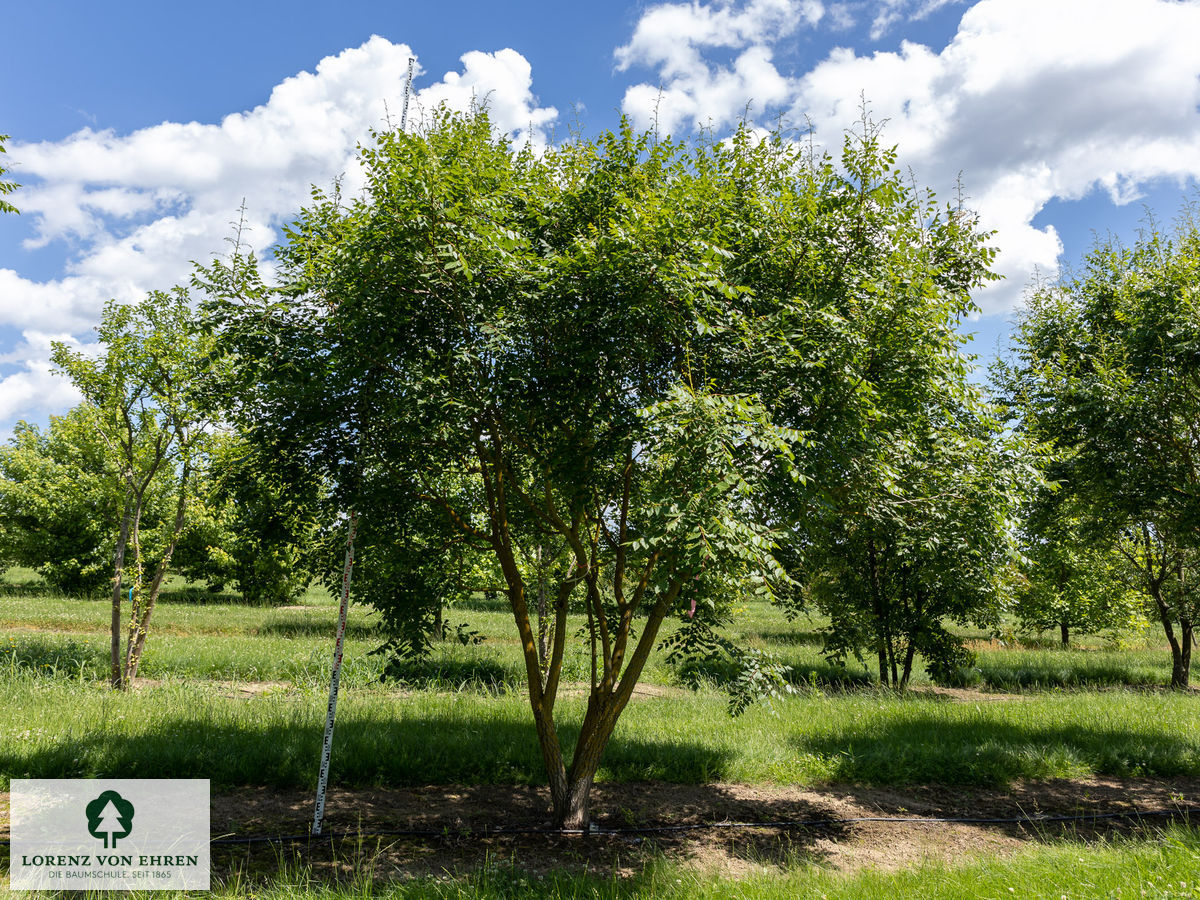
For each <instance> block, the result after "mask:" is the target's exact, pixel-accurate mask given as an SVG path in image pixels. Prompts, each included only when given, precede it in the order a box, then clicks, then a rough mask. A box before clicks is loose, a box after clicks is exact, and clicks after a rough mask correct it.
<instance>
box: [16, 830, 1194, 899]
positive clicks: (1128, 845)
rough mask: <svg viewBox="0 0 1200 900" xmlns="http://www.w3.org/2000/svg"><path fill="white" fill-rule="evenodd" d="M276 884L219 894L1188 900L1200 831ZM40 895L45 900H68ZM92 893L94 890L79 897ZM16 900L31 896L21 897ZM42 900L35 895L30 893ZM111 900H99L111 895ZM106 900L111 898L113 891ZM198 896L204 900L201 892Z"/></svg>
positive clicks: (292, 868) (243, 884)
mask: <svg viewBox="0 0 1200 900" xmlns="http://www.w3.org/2000/svg"><path fill="white" fill-rule="evenodd" d="M281 869H282V871H281V872H280V874H279V875H277V876H275V877H272V878H267V879H263V878H250V877H244V876H238V875H234V876H233V877H232V878H230V879H229V880H228V881H227V882H225V883H218V884H214V885H213V888H214V889H213V891H212V893H211V895H209V894H204V895H203V896H214V897H219V898H225V897H228V898H242V897H245V898H255V900H293V898H299V897H305V898H316V900H354V898H375V897H379V898H394V900H524V898H540V897H559V898H581V900H582V898H589V900H637V898H644V897H656V898H698V900H735V898H737V900H741V898H750V897H753V898H762V900H774V898H779V900H793V898H795V900H810V898H811V900H817V898H822V900H891V898H921V900H924V898H930V897H941V898H949V900H954V898H964V900H965V898H971V900H979V898H1009V897H1022V898H1025V897H1052V898H1070V900H1077V898H1095V897H1130V898H1134V897H1136V898H1141V897H1150V898H1181V897H1189V898H1195V897H1200V883H1198V882H1197V880H1196V879H1197V877H1198V873H1200V832H1198V831H1197V830H1195V829H1188V828H1180V827H1176V828H1171V829H1168V830H1166V831H1164V832H1160V833H1157V834H1155V835H1152V836H1151V837H1150V838H1149V839H1134V838H1118V839H1115V840H1111V841H1100V842H1096V843H1090V844H1089V843H1084V842H1081V841H1078V840H1062V841H1054V842H1051V843H1049V844H1048V845H1042V846H1035V847H1032V848H1030V849H1026V850H1023V851H1021V852H1018V853H1016V854H1013V855H1011V856H1006V857H1003V856H986V857H982V858H978V859H975V860H972V861H970V862H967V863H964V864H959V865H945V864H933V863H926V864H923V865H920V866H917V867H915V868H912V869H906V870H903V871H900V872H880V871H874V870H870V869H867V870H862V871H859V872H857V873H855V874H850V875H845V874H841V873H839V872H835V871H831V870H829V869H826V868H822V867H820V866H818V865H815V864H813V863H811V862H807V861H805V860H803V859H798V860H795V861H794V862H793V863H792V864H791V865H788V866H787V867H786V868H784V869H783V870H782V871H779V870H776V871H771V872H767V873H764V874H758V875H751V876H749V877H746V878H744V879H740V880H731V879H728V878H725V877H722V876H721V875H720V874H718V873H712V872H703V871H696V870H694V869H689V868H684V867H681V866H679V865H677V864H674V863H671V862H669V861H667V860H662V859H659V860H658V861H656V862H652V863H651V864H650V865H648V866H647V867H646V868H645V869H643V870H642V871H640V872H639V873H638V874H636V875H633V876H631V877H625V878H620V877H617V876H616V875H611V876H607V877H606V876H597V875H591V874H586V875H585V874H565V873H549V874H545V875H535V874H531V873H529V872H527V871H525V870H524V869H522V868H521V867H520V865H519V864H518V863H517V862H516V861H514V860H495V861H493V862H491V863H490V864H488V865H485V866H483V867H482V868H481V869H479V870H478V871H476V872H472V873H469V874H465V875H462V876H458V877H455V876H454V875H450V874H447V875H445V876H442V877H439V878H421V879H414V880H408V881H393V882H390V883H384V882H376V881H374V880H373V879H372V877H371V873H370V871H369V870H368V869H360V870H359V871H357V872H355V871H351V872H349V873H348V874H347V875H346V876H344V878H343V880H341V881H340V882H328V881H324V880H321V879H320V878H317V877H314V876H313V873H312V872H311V870H309V869H307V868H305V867H304V866H302V865H294V864H287V863H285V864H284V865H283V866H282V867H281ZM60 895H61V894H47V893H42V892H39V896H60ZM73 895H74V896H77V897H90V896H91V892H88V893H87V894H85V893H83V892H74V893H73ZM16 896H21V895H20V894H16ZM29 896H32V895H29ZM100 896H102V895H100V894H99V893H97V894H96V897H97V898H99V897H100ZM104 896H106V895H104ZM127 896H129V897H142V896H145V897H147V898H150V897H153V898H155V900H170V898H182V897H185V896H188V894H185V893H183V892H165V891H155V892H153V894H150V893H149V892H132V893H130V894H128V895H127ZM191 896H202V895H201V894H200V892H195V893H193V894H192V895H191Z"/></svg>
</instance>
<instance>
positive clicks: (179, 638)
mask: <svg viewBox="0 0 1200 900" xmlns="http://www.w3.org/2000/svg"><path fill="white" fill-rule="evenodd" d="M11 574H12V573H11V572H10V573H9V577H11ZM37 586H38V585H37V584H36V583H26V584H22V585H13V584H11V583H9V584H4V585H0V633H2V632H7V635H6V639H5V640H0V672H2V670H3V669H5V668H11V667H12V666H15V667H16V668H19V669H33V670H37V671H39V672H43V673H44V672H45V670H47V669H48V670H50V671H51V672H58V671H62V672H64V673H67V674H69V675H70V676H71V677H74V678H85V679H104V678H105V677H106V676H107V670H108V661H107V653H108V634H107V627H108V625H107V623H108V617H109V612H110V607H109V605H108V601H105V600H79V599H70V598H63V597H59V596H55V595H52V594H32V595H29V596H24V595H17V594H8V595H5V593H4V592H5V591H6V590H8V591H12V590H15V589H16V588H17V587H23V588H24V589H26V590H32V589H33V588H34V587H37ZM233 599H234V598H231V597H229V596H228V595H211V594H208V593H206V592H204V591H202V590H197V589H195V588H188V587H187V586H185V585H182V584H181V585H177V586H176V587H175V589H174V590H173V591H172V592H169V593H167V594H166V595H165V597H164V600H163V601H162V602H160V603H159V606H158V608H157V610H156V612H155V618H154V623H153V625H152V633H151V637H150V640H149V642H148V643H147V650H146V657H145V659H144V662H143V666H142V670H141V674H142V675H143V676H144V677H146V678H164V677H171V678H198V679H203V678H209V679H219V680H232V679H242V680H247V681H300V682H308V681H320V680H323V679H324V680H327V679H328V677H329V672H328V661H329V659H330V657H331V648H332V641H333V634H334V629H335V624H336V619H337V605H336V603H335V601H334V600H333V598H331V597H329V595H328V594H327V593H325V592H324V591H322V590H321V589H319V588H311V589H310V590H309V591H308V593H307V594H306V596H305V597H304V598H303V603H302V605H300V606H298V607H289V608H282V609H280V608H270V607H253V606H246V605H244V604H239V603H236V602H232V601H233ZM447 621H448V623H449V624H450V626H451V628H450V634H451V639H450V640H448V641H447V642H445V643H442V644H438V645H436V646H435V650H434V653H433V656H432V658H431V659H430V660H428V661H423V662H421V663H417V664H413V665H409V666H407V667H405V668H404V670H403V671H401V672H400V673H399V674H400V676H401V677H400V679H399V680H400V683H402V684H405V685H407V686H409V687H413V688H421V687H425V686H430V685H431V686H434V687H436V688H439V689H445V688H454V687H471V686H481V687H486V688H488V689H493V688H494V687H495V686H496V685H497V684H503V685H506V686H508V687H509V688H512V689H519V687H520V685H521V683H522V681H523V679H524V665H523V663H522V661H521V659H520V653H519V649H518V647H517V640H516V635H515V631H514V628H513V623H512V616H511V613H509V612H508V611H507V609H506V608H505V607H504V604H503V601H502V600H495V599H494V600H487V599H483V598H482V597H481V598H478V599H476V600H474V601H471V602H469V603H466V604H463V605H462V606H460V607H456V608H452V609H450V610H448V611H447ZM377 624H378V618H377V616H376V615H375V614H374V613H373V611H372V610H370V609H369V608H366V607H363V606H359V605H356V604H352V605H351V607H350V617H349V625H348V630H347V637H348V644H347V648H346V660H347V678H348V682H349V683H354V684H361V685H366V684H368V683H370V682H372V681H375V680H377V679H378V677H379V675H380V674H381V673H382V672H383V669H384V664H385V661H384V660H383V659H382V658H380V657H378V656H374V657H372V656H369V654H370V651H371V650H373V649H375V648H376V647H378V646H379V645H380V644H381V643H382V642H383V640H384V635H383V634H382V633H381V632H380V631H379V630H378V627H377ZM459 624H462V625H464V626H465V631H464V633H465V634H472V633H473V634H475V635H477V636H478V637H479V638H482V639H483V643H482V644H481V645H470V646H464V645H462V644H459V643H456V642H455V641H454V639H453V634H454V633H455V631H456V629H455V628H454V627H453V626H457V625H459ZM584 624H585V620H584V619H583V617H581V616H580V617H572V619H571V620H570V622H569V624H568V628H569V629H570V631H571V632H572V634H574V633H575V632H577V631H578V630H579V629H580V628H582V627H583V626H584ZM822 624H823V623H822V621H821V620H818V619H816V618H813V619H809V618H804V619H802V620H800V621H797V622H790V623H789V622H786V621H785V620H784V618H783V615H782V614H781V613H780V611H779V610H778V609H777V608H776V607H774V606H772V605H770V604H768V603H764V602H754V603H750V604H748V605H747V607H746V609H745V610H744V611H743V613H742V615H741V618H740V619H738V620H737V621H735V622H734V624H733V625H732V626H731V627H730V628H729V629H727V631H728V634H729V636H730V637H731V639H732V640H733V641H734V642H735V643H737V644H740V645H743V646H746V647H755V648H760V649H766V650H769V651H770V652H772V653H774V654H775V655H776V656H777V657H778V658H779V660H780V661H781V662H783V663H786V664H787V665H789V666H791V667H792V671H791V674H790V679H791V680H792V681H793V683H795V684H804V685H822V686H827V685H837V686H841V687H846V686H864V685H871V684H873V683H875V682H876V680H877V679H876V675H875V673H874V672H873V671H872V670H871V669H870V667H869V666H867V665H866V664H863V663H859V662H857V661H851V662H850V664H848V665H846V666H844V667H843V666H836V665H833V664H831V663H830V662H829V661H828V660H827V659H825V657H824V656H823V655H822V653H821V646H820V645H821V636H820V633H819V628H820V626H821V625H822ZM674 627H676V626H675V623H673V622H669V623H667V625H666V627H665V628H664V637H665V636H666V635H667V634H669V633H670V631H671V630H672V629H673V628H674ZM964 632H965V633H967V634H968V635H969V636H970V637H971V638H972V640H974V641H975V642H976V643H979V644H983V645H984V647H983V648H982V649H979V650H978V652H977V661H976V664H975V666H973V667H972V668H970V669H965V670H963V671H962V672H961V673H960V678H959V679H958V683H960V684H962V685H967V686H974V687H977V688H980V689H983V690H998V691H1013V690H1044V689H1053V688H1064V687H1065V688H1087V687H1105V686H1158V685H1163V684H1166V683H1167V681H1168V680H1169V678H1170V656H1169V653H1168V652H1167V650H1166V648H1165V646H1163V647H1157V646H1153V645H1151V646H1146V645H1144V644H1143V645H1142V646H1137V647H1135V648H1132V649H1123V650H1116V649H1105V648H1103V646H1102V642H1099V641H1098V639H1096V638H1095V637H1094V636H1084V637H1083V639H1082V640H1081V641H1080V642H1079V643H1078V645H1075V646H1073V648H1072V649H1070V650H1066V651H1064V650H1061V649H1045V648H1035V649H1028V648H1025V647H1023V646H1021V645H1020V644H1010V645H1009V646H1000V645H999V644H998V643H997V642H995V641H990V640H986V639H985V638H986V636H985V635H983V634H982V633H975V632H972V631H970V630H964ZM1129 637H1132V638H1134V639H1138V636H1136V635H1134V636H1129ZM1142 637H1143V638H1144V637H1149V635H1144V636H1142ZM569 646H570V647H571V649H570V651H569V654H568V658H567V660H566V664H565V671H564V678H566V679H568V680H581V679H585V678H586V677H587V673H588V668H589V665H590V662H589V657H588V655H587V653H586V652H585V651H586V648H585V647H584V646H583V643H582V642H576V641H572V642H569ZM1197 666H1198V667H1200V657H1198V658H1197ZM736 675H737V671H736V668H735V667H734V666H732V665H730V664H728V663H716V664H709V663H700V664H696V665H692V666H689V667H688V668H686V669H685V670H682V671H680V670H676V669H673V668H672V667H670V666H669V665H667V663H666V660H665V659H664V655H663V654H662V653H661V652H656V653H654V654H652V656H651V659H650V661H649V664H648V666H647V669H646V671H645V672H644V674H643V679H642V680H643V681H644V682H646V683H651V684H665V685H670V684H684V685H688V686H692V685H696V684H701V685H708V686H712V687H720V686H721V684H722V683H724V682H727V681H729V680H730V679H732V678H735V677H736ZM929 683H930V679H929V677H928V675H927V673H926V672H925V669H924V667H923V666H922V664H921V662H920V661H919V660H918V662H917V665H916V667H915V670H914V673H913V684H914V685H917V686H920V685H927V684H929Z"/></svg>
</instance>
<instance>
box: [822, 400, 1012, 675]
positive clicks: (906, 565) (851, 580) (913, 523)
mask: <svg viewBox="0 0 1200 900" xmlns="http://www.w3.org/2000/svg"><path fill="white" fill-rule="evenodd" d="M893 438H894V439H893V440H892V441H890V442H889V443H888V444H887V445H886V446H887V448H888V456H887V459H886V461H881V460H873V459H870V458H868V459H867V460H865V461H864V462H865V463H866V465H865V466H864V470H865V471H862V472H853V470H852V471H851V474H852V475H854V476H856V477H854V478H853V480H850V481H849V484H848V485H846V486H847V487H849V488H850V489H849V490H845V491H843V492H842V494H841V497H840V498H839V500H840V502H839V504H838V505H837V506H836V507H834V508H833V511H834V512H835V515H834V516H831V517H829V518H827V519H825V523H824V524H825V528H826V529H827V530H826V531H825V533H824V536H823V537H822V538H821V539H819V540H815V541H813V546H812V549H811V551H810V553H809V565H810V567H811V572H812V575H811V580H810V586H811V588H810V589H811V596H812V598H813V600H814V601H815V602H816V605H817V607H818V608H819V609H820V610H821V611H822V612H824V613H825V614H826V615H827V616H829V620H830V623H829V626H828V627H827V629H826V634H825V649H826V652H827V653H828V654H829V655H830V657H831V658H833V659H834V660H837V661H843V662H844V660H845V659H846V657H847V655H851V654H852V655H854V656H856V657H859V658H860V659H861V654H862V653H863V651H867V652H870V653H871V654H872V655H873V656H874V657H875V658H876V660H877V663H878V671H879V680H880V683H881V684H885V685H888V684H890V685H893V686H895V687H897V688H904V687H905V686H907V684H908V681H909V678H910V676H911V674H912V669H913V661H914V658H915V657H916V656H917V655H918V654H919V655H920V656H921V657H922V658H923V659H924V661H925V665H926V668H927V669H928V670H929V672H930V674H931V675H932V676H933V678H934V679H935V680H936V681H940V682H942V683H946V682H948V681H951V680H953V679H954V678H955V677H956V675H957V673H958V670H959V669H960V668H962V667H963V666H965V665H968V664H970V662H971V655H970V653H969V652H968V651H967V650H966V648H965V646H964V645H963V642H962V639H961V638H959V637H957V636H955V635H954V634H952V633H951V632H949V631H947V630H946V628H945V627H944V624H943V623H944V622H945V620H947V619H949V620H952V621H955V622H958V623H960V624H967V623H974V624H977V625H983V626H994V625H995V624H996V623H997V622H998V620H999V613H1000V611H1001V609H1002V606H1003V600H1004V597H1005V592H1004V579H1005V577H1006V575H1007V572H1008V570H1009V566H1010V564H1011V563H1012V562H1013V560H1014V558H1015V553H1014V550H1015V548H1014V545H1013V540H1012V533H1013V530H1014V528H1015V524H1016V512H1017V510H1018V508H1019V504H1020V500H1021V497H1022V490H1023V487H1024V485H1023V463H1022V459H1021V453H1020V452H1019V449H1018V448H1014V447H1012V446H1006V445H1005V444H1004V443H1003V442H1002V441H1001V440H1000V437H999V434H998V423H997V422H996V420H994V419H992V418H991V417H989V415H988V412H987V410H986V408H985V407H981V406H978V405H976V401H974V400H973V399H972V400H971V402H968V403H963V404H960V405H954V406H951V407H950V409H946V410H936V411H933V414H932V415H928V416H926V417H925V418H924V419H923V420H917V421H913V422H909V423H908V424H907V426H906V428H905V430H904V432H903V433H902V434H901V435H894V436H893ZM881 462H882V463H883V464H884V467H885V470H884V472H883V473H880V472H879V470H878V469H875V468H874V467H873V466H871V463H875V464H876V465H878V464H879V463H881ZM881 474H882V477H881Z"/></svg>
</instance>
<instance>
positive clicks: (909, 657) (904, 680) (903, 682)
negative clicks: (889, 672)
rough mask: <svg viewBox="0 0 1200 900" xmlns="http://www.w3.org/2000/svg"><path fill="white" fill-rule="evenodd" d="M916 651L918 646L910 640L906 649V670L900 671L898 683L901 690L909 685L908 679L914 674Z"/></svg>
mask: <svg viewBox="0 0 1200 900" xmlns="http://www.w3.org/2000/svg"><path fill="white" fill-rule="evenodd" d="M915 651H916V647H915V646H914V644H913V642H912V641H911V640H910V641H909V642H908V647H907V649H905V651H904V671H903V672H901V673H900V684H899V685H898V687H899V688H900V690H904V689H905V688H906V687H908V679H909V676H911V675H912V664H913V653H914V652H915Z"/></svg>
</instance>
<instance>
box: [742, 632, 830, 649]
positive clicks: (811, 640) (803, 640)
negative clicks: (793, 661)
mask: <svg viewBox="0 0 1200 900" xmlns="http://www.w3.org/2000/svg"><path fill="white" fill-rule="evenodd" d="M746 637H748V638H758V639H759V640H761V641H762V642H763V643H764V644H770V645H772V646H776V647H824V646H825V635H824V634H823V633H822V632H820V631H816V630H809V631H805V630H802V629H798V628H787V627H783V628H760V629H757V630H751V631H747V632H746Z"/></svg>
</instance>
